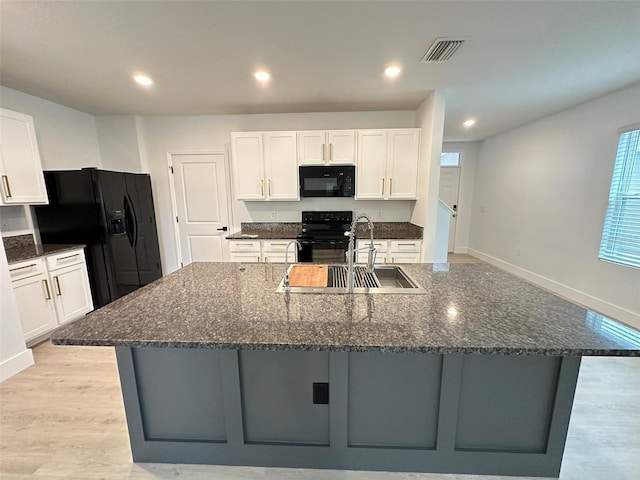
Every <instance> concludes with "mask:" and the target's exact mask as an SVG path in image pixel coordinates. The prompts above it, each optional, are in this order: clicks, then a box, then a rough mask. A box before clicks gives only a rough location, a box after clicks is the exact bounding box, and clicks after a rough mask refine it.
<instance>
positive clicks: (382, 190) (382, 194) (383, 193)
mask: <svg viewBox="0 0 640 480" xmlns="http://www.w3.org/2000/svg"><path fill="white" fill-rule="evenodd" d="M384 180H385V179H384V177H382V196H383V197H384Z"/></svg>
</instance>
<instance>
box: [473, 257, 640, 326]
mask: <svg viewBox="0 0 640 480" xmlns="http://www.w3.org/2000/svg"><path fill="white" fill-rule="evenodd" d="M467 253H469V255H473V256H474V257H477V258H479V259H480V260H484V261H485V262H487V263H490V264H492V265H495V266H496V267H499V268H501V269H503V270H506V271H507V272H509V273H512V274H514V275H516V276H518V277H520V278H524V279H525V280H528V281H530V282H532V283H535V284H536V285H538V286H540V287H543V288H546V289H547V290H551V291H552V292H553V293H555V294H557V295H559V296H561V297H564V298H566V299H568V300H571V301H572V302H576V303H579V304H580V305H582V306H584V307H586V308H589V309H593V310H595V311H597V312H598V313H601V314H603V315H605V316H607V317H611V318H613V319H615V320H618V321H620V322H623V323H626V324H627V325H629V326H631V327H633V328H637V329H640V314H638V313H636V312H632V311H631V310H627V309H626V308H622V307H619V306H617V305H614V304H613V303H610V302H607V301H606V300H602V299H601V298H598V297H594V296H593V295H589V294H588V293H584V292H581V291H580V290H576V289H575V288H572V287H569V286H568V285H565V284H563V283H560V282H556V281H555V280H551V279H550V278H547V277H543V276H542V275H539V274H537V273H534V272H531V271H529V270H525V269H524V268H522V267H518V266H516V265H513V264H511V263H508V262H505V261H504V260H500V259H499V258H496V257H492V256H491V255H487V254H486V253H482V252H480V251H478V250H474V249H473V248H469V249H468V252H467Z"/></svg>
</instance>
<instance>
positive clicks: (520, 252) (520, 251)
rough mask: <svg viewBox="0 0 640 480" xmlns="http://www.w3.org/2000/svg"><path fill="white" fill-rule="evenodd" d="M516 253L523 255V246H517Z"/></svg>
mask: <svg viewBox="0 0 640 480" xmlns="http://www.w3.org/2000/svg"><path fill="white" fill-rule="evenodd" d="M516 255H517V256H520V255H522V248H521V247H516Z"/></svg>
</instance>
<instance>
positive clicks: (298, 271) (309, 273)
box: [289, 265, 329, 287]
mask: <svg viewBox="0 0 640 480" xmlns="http://www.w3.org/2000/svg"><path fill="white" fill-rule="evenodd" d="M328 277H329V267H328V266H327V265H294V266H293V267H291V271H290V272H289V285H291V286H292V287H326V286H327V279H328Z"/></svg>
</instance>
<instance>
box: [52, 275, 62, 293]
mask: <svg viewBox="0 0 640 480" xmlns="http://www.w3.org/2000/svg"><path fill="white" fill-rule="evenodd" d="M53 280H54V281H55V283H56V295H58V296H59V297H60V296H61V295H62V289H61V288H60V280H58V277H57V276H55V277H53Z"/></svg>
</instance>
